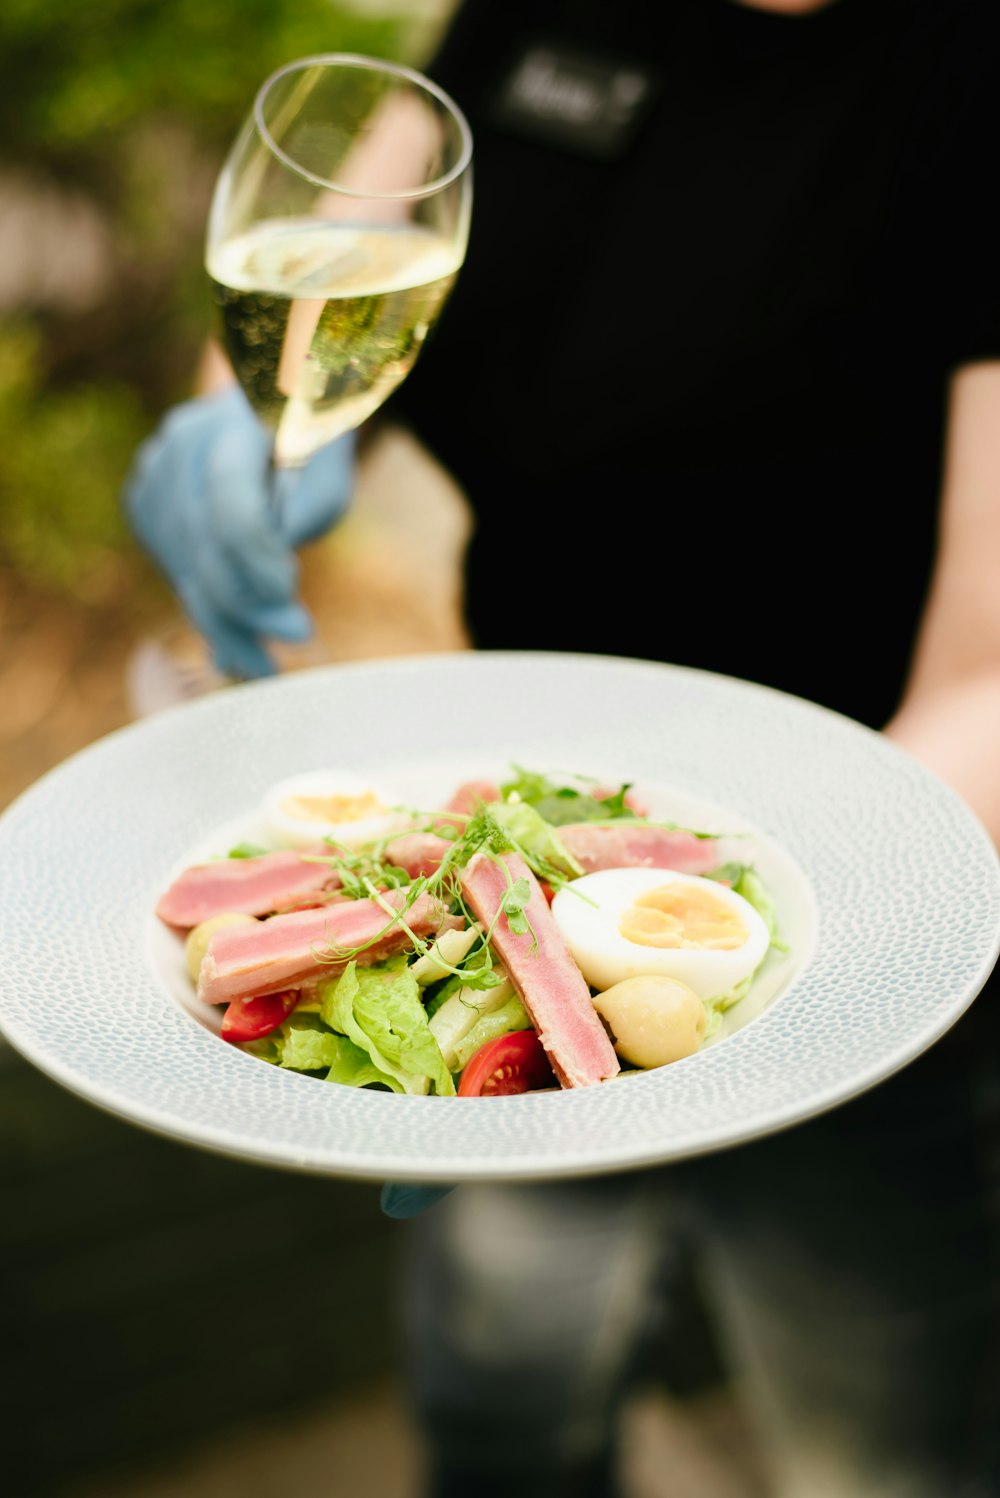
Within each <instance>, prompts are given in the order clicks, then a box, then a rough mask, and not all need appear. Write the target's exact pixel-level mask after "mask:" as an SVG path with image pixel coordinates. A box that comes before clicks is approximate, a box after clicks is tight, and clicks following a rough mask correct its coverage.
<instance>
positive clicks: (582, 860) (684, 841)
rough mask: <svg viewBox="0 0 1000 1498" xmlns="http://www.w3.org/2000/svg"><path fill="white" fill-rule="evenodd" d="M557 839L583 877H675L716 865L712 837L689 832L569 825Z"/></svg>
mask: <svg viewBox="0 0 1000 1498" xmlns="http://www.w3.org/2000/svg"><path fill="white" fill-rule="evenodd" d="M558 833H559V840H560V842H561V843H562V845H563V847H564V848H565V849H566V851H567V852H568V853H572V855H573V857H574V858H575V859H576V861H577V863H579V864H580V865H581V866H582V867H583V871H584V873H585V874H595V873H596V872H597V870H598V869H632V868H647V869H674V870H675V871H676V872H677V873H678V874H704V873H705V872H706V871H707V870H708V869H714V868H715V867H716V865H717V864H718V862H719V854H718V850H717V849H716V846H715V840H714V838H710V837H709V838H702V837H695V835H694V833H693V832H672V831H671V830H670V829H669V828H667V827H650V826H648V825H646V824H645V823H643V822H629V821H622V822H615V823H614V825H613V826H610V827H609V826H603V827H602V826H600V825H598V824H595V823H593V822H570V823H569V824H568V825H567V826H565V827H560V828H559V829H558Z"/></svg>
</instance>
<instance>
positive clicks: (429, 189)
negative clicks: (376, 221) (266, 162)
mask: <svg viewBox="0 0 1000 1498" xmlns="http://www.w3.org/2000/svg"><path fill="white" fill-rule="evenodd" d="M331 64H342V65H345V66H347V67H354V68H367V69H369V70H370V71H372V72H380V73H394V74H396V76H397V77H399V78H405V79H407V80H408V81H409V82H410V83H415V84H416V85H417V86H418V87H419V88H421V89H423V90H424V92H425V93H429V94H431V95H432V96H433V97H434V98H435V99H437V100H438V102H439V103H440V104H443V105H444V107H445V109H446V110H447V111H448V113H449V114H450V115H451V116H452V118H453V119H454V121H455V123H456V125H457V126H458V133H459V139H460V141H461V146H462V149H461V151H460V153H459V158H458V160H457V162H456V163H455V165H454V166H453V167H452V168H451V170H450V171H448V172H446V173H445V174H444V176H442V177H436V178H435V179H434V181H433V182H428V183H425V184H424V186H423V187H413V188H405V189H401V190H400V191H398V192H359V191H358V189H357V188H351V187H345V186H344V185H343V184H342V183H338V182H333V181H331V180H330V179H329V178H327V177H321V176H319V174H318V173H317V172H311V171H310V170H309V169H308V167H304V166H303V165H302V164H301V163H300V162H298V161H296V160H295V158H294V157H293V156H290V155H289V154H288V152H287V151H285V150H283V149H282V147H281V146H279V145H278V142H277V141H276V140H275V139H274V136H273V135H272V134H271V131H270V129H269V128H268V125H267V123H266V121H265V119H264V102H265V100H266V98H267V95H268V94H269V93H270V91H271V89H272V88H273V87H274V85H275V84H276V83H278V82H279V80H280V79H282V78H285V77H287V75H288V74H289V73H296V72H300V71H301V70H303V69H304V68H310V67H328V66H330V65H331ZM253 118H254V123H255V125H256V127H257V130H258V132H259V134H260V136H261V137H262V139H263V141H264V144H265V145H266V147H267V149H268V150H269V151H270V152H271V153H272V155H274V156H276V157H277V159H278V160H279V161H281V162H283V163H284V165H285V166H287V167H288V168H289V170H290V171H293V172H295V174H296V176H299V177H302V178H303V179H304V180H305V181H307V182H312V183H313V184H314V185H315V186H316V187H325V188H327V189H328V190H329V191H330V192H339V193H342V194H343V195H344V196H345V197H349V198H372V199H377V198H381V199H388V200H392V199H397V200H401V199H407V198H426V197H430V196H431V195H432V194H433V193H436V192H440V191H441V190H442V188H445V187H448V186H449V185H450V184H451V183H452V182H455V181H457V179H458V178H459V177H460V176H461V175H462V173H463V172H464V171H465V170H466V168H467V167H468V165H469V163H470V162H471V160H472V131H471V129H470V127H469V122H468V120H467V119H466V118H465V115H464V114H463V113H462V111H461V110H460V109H459V107H458V105H457V104H456V103H455V101H454V99H453V98H452V97H451V95H450V94H448V93H446V92H445V90H444V89H443V88H441V86H440V85H439V84H437V83H434V82H432V80H431V79H430V78H428V77H426V75H425V74H423V73H420V72H418V71H417V69H416V68H410V67H407V66H406V64H405V63H401V62H389V61H388V60H386V59H385V58H379V57H367V56H365V55H363V54H362V53H359V52H317V53H314V54H313V55H311V56H309V57H298V58H296V59H295V60H294V61H292V62H286V63H285V65H284V66H283V67H280V68H278V69H276V71H275V72H273V73H271V74H270V75H269V76H268V77H267V78H265V79H264V82H263V83H262V84H261V86H260V88H259V89H258V90H257V94H256V97H255V98H254V101H253Z"/></svg>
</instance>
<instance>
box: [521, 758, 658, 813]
mask: <svg viewBox="0 0 1000 1498" xmlns="http://www.w3.org/2000/svg"><path fill="white" fill-rule="evenodd" d="M511 768H512V769H513V770H514V774H515V778H514V779H513V780H508V781H506V782H505V783H504V784H503V785H502V786H501V787H500V792H501V795H502V796H503V798H504V800H505V801H507V800H508V798H509V797H511V796H516V798H517V800H518V801H521V802H526V803H527V804H528V805H529V806H532V807H534V809H535V810H536V811H537V812H538V814H539V815H540V816H542V817H544V818H545V820H546V822H548V823H549V824H550V826H552V827H564V826H566V824H567V823H569V822H614V821H622V820H632V821H634V820H635V813H634V812H633V811H632V809H631V807H628V806H626V805H625V796H626V793H627V792H628V790H629V789H630V787H629V785H628V784H624V785H621V786H619V787H618V789H617V790H616V791H612V792H611V793H610V794H609V795H607V796H593V795H591V794H590V793H589V792H587V791H579V790H575V789H574V788H573V787H572V786H568V785H560V784H559V783H558V782H557V781H555V780H550V779H549V777H548V776H547V775H540V774H539V773H538V772H537V771H535V770H526V769H525V768H524V767H523V765H512V766H511ZM515 804H516V803H515Z"/></svg>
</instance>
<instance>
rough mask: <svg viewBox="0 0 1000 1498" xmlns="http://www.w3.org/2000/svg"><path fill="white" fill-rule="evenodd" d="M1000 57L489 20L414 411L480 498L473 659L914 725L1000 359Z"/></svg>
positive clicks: (549, 15) (971, 26)
mask: <svg viewBox="0 0 1000 1498" xmlns="http://www.w3.org/2000/svg"><path fill="white" fill-rule="evenodd" d="M654 28H655V29H654ZM998 57H1000V6H997V4H996V0H839V3H837V4H835V5H832V6H831V7H829V8H828V9H825V10H822V11H819V12H816V13H813V14H811V15H808V16H805V17H788V16H776V15H772V14H767V13H763V12H758V11H753V10H749V9H744V8H741V7H739V6H737V5H734V4H730V3H728V0H668V3H665V4H663V5H657V6H648V5H646V4H641V3H638V0H616V3H614V4H608V5H598V4H591V3H587V0H545V3H540V4H536V3H532V4H529V3H526V0H504V3H502V4H501V3H497V0H470V3H469V4H467V5H465V6H464V7H463V9H462V10H461V12H460V14H459V16H458V18H457V20H456V22H455V23H454V25H453V27H452V29H451V31H450V32H449V35H448V38H447V40H446V42H445V45H444V47H443V49H442V50H441V52H440V55H439V57H438V58H437V59H436V60H435V62H434V63H433V64H432V65H431V67H430V69H429V71H430V73H431V76H432V77H434V78H435V79H436V80H437V81H438V82H440V83H441V84H442V85H443V86H444V87H446V88H447V89H448V90H449V91H450V92H451V93H452V94H453V96H454V97H455V99H456V100H457V102H458V103H459V105H460V106H461V107H462V108H463V109H464V111H465V112H466V113H467V115H468V117H469V121H470V124H471V126H472V130H473V134H474V138H475V158H474V170H475V203H474V208H473V229H472V236H471V241H470V245H469V251H468V256H467V259H466V263H465V266H464V268H463V270H462V272H461V274H460V276H459V280H458V284H457V287H456V289H455V292H454V293H453V296H452V300H451V302H450V303H449V305H448V307H447V308H446V310H445V313H444V316H443V318H442V320H441V322H440V324H439V325H438V327H437V328H436V329H435V331H434V332H433V334H432V335H431V337H430V339H429V340H428V344H427V347H426V348H425V350H424V353H423V354H422V356H421V359H420V361H419V362H418V364H417V366H416V367H415V369H414V371H413V372H412V374H411V375H410V377H409V379H408V381H406V382H405V383H404V385H403V386H402V387H401V388H400V391H399V392H398V394H397V396H396V397H395V398H394V401H393V405H394V407H395V408H396V409H397V410H398V411H399V412H400V413H401V414H402V415H404V416H405V417H407V418H408V419H409V420H410V421H411V422H412V423H413V424H414V426H415V427H416V429H417V430H418V431H419V432H420V434H421V435H422V436H423V438H424V440H425V441H426V442H427V443H428V445H429V446H430V447H431V449H432V450H433V451H434V452H436V453H437V455H438V456H439V457H440V458H441V459H442V460H443V461H444V462H445V464H447V465H448V466H449V467H450V468H451V469H452V471H453V472H454V473H455V475H456V476H457V478H458V479H459V481H460V482H461V483H462V485H463V486H464V487H465V489H466V491H467V492H468V495H469V498H470V501H471V503H472V506H473V510H474V513H475V519H476V534H475V537H474V540H473V543H472V546H471V549H470V555H469V559H468V570H467V590H468V599H467V601H468V611H469V618H470V624H471V627H472V630H473V636H474V640H475V642H476V643H477V644H479V645H481V646H484V647H499V648H527V649H532V648H538V649H566V650H578V651H596V652H599V653H611V654H618V655H630V656H642V657H646V658H651V659H656V660H665V661H673V662H678V663H681V664H685V665H692V666H699V667H704V668H708V669H711V670H716V671H722V672H726V673H728V674H731V675H737V676H743V677H747V678H750V679H751V680H757V681H762V682H766V683H769V684H770V685H773V686H776V687H779V688H782V689H784V690H787V691H792V692H795V693H797V694H799V695H801V696H805V697H809V698H812V699H814V700H816V701H820V702H824V703H826V704H828V705H829V706H832V707H834V708H836V709H838V710H840V711H842V712H846V713H848V714H850V715H852V716H854V717H856V718H859V719H861V720H862V721H865V722H868V723H871V724H873V725H876V726H877V725H881V723H883V722H884V721H885V719H886V718H887V717H888V716H889V714H890V713H891V711H892V710H893V708H894V706H895V705H896V702H897V700H898V697H899V693H900V691H901V688H902V684H903V681H904V677H905V672H906V668H907V664H908V659H909V655H910V651H911V647H912V642H913V637H914V631H915V627H916V623H917V620H918V617H919V613H920V610H921V607H922V603H923V599H924V596H925V592H926V587H927V582H928V578H929V573H930V568H931V563H932V558H933V551H934V544H935V524H936V512H937V500H938V490H939V473H940V461H941V438H942V431H943V423H944V398H945V394H946V389H947V382H948V378H949V375H950V373H951V372H952V371H953V369H954V368H955V367H956V366H957V365H960V364H962V363H965V362H968V361H970V360H975V359H980V358H984V357H1000V295H998V290H1000V257H998V254H997V249H998V246H997V235H996V170H997V162H998V160H1000V153H998V145H1000V130H998V128H997V117H996V108H995V105H994V102H993V97H994V94H995V90H994V84H995V81H996V77H997V61H998Z"/></svg>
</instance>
